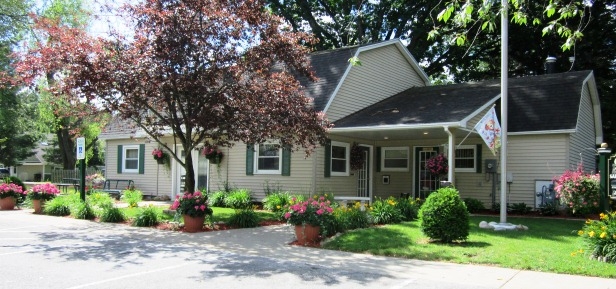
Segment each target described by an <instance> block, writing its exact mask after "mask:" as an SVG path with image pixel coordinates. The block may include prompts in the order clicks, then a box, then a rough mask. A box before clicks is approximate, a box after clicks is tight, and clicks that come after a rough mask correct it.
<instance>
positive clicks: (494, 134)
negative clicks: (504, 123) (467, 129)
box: [475, 107, 501, 155]
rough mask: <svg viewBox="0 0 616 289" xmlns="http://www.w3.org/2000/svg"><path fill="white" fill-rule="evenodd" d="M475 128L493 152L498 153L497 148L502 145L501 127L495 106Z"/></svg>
mask: <svg viewBox="0 0 616 289" xmlns="http://www.w3.org/2000/svg"><path fill="white" fill-rule="evenodd" d="M475 129H476V130H477V132H478V133H479V135H481V138H483V141H485V142H486V145H488V147H489V148H490V151H492V154H494V155H496V150H497V149H498V148H500V146H501V128H500V124H499V123H498V118H496V110H494V107H492V108H491V109H490V110H489V111H488V113H486V115H484V116H483V118H482V119H481V120H480V121H479V122H478V123H477V124H476V125H475Z"/></svg>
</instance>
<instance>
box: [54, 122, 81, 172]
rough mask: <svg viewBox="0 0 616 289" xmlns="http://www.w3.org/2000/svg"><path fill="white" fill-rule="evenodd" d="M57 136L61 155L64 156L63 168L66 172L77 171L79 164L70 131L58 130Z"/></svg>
mask: <svg viewBox="0 0 616 289" xmlns="http://www.w3.org/2000/svg"><path fill="white" fill-rule="evenodd" d="M56 136H57V137H58V146H59V147H60V154H61V155H62V167H63V168H64V169H65V170H72V169H75V164H76V162H77V156H76V154H75V143H74V142H73V140H72V139H71V136H70V134H69V132H68V129H66V128H58V129H57V130H56Z"/></svg>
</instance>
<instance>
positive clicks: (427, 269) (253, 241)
mask: <svg viewBox="0 0 616 289" xmlns="http://www.w3.org/2000/svg"><path fill="white" fill-rule="evenodd" d="M24 221H27V222H32V223H36V224H38V225H37V226H40V227H53V228H63V229H64V230H68V229H70V230H77V231H74V232H80V231H79V230H83V229H79V228H82V227H83V228H87V231H88V232H89V233H88V238H89V239H88V240H90V241H89V242H95V241H96V239H97V238H100V239H101V240H105V239H106V238H110V237H109V236H112V235H121V236H127V238H131V239H139V240H144V241H146V240H147V241H148V242H153V243H155V244H161V246H165V245H163V244H177V245H180V244H181V245H182V246H186V247H193V248H202V249H203V250H206V251H210V252H214V251H216V252H218V251H220V252H228V253H231V254H237V255H241V256H253V257H255V258H260V260H277V261H280V262H283V263H282V264H288V265H289V266H297V265H296V264H305V265H303V266H309V267H315V268H316V267H325V268H326V269H327V270H330V271H331V272H343V273H346V272H351V271H352V274H353V275H354V276H361V275H365V276H390V277H391V276H395V278H396V281H397V283H396V284H397V285H395V286H393V287H389V288H396V289H401V288H409V289H410V288H505V289H517V288H520V289H522V288H523V289H528V288H559V289H569V288H571V289H573V288H575V289H578V288H593V289H603V288H612V289H616V279H605V278H595V277H584V276H575V275H564V274H553V273H540V272H533V271H524V270H515V269H505V268H498V267H490V266H477V265H460V264H452V263H440V262H428V261H419V260H409V259H402V258H392V257H380V256H372V255H366V254H354V253H347V252H340V251H331V250H323V249H315V248H307V247H301V246H291V245H289V243H290V242H292V241H293V240H294V235H293V230H292V228H291V227H290V226H288V225H278V226H267V227H259V228H251V229H235V230H226V231H216V232H202V233H195V234H189V233H181V232H172V231H158V230H153V229H149V228H134V227H130V226H126V225H117V224H105V223H95V222H89V221H83V220H74V219H70V218H58V217H50V216H40V215H34V214H32V213H31V210H21V211H19V212H18V211H13V212H3V211H0V224H4V223H10V224H16V223H15V222H24ZM73 228H75V229H73ZM0 233H1V232H0ZM6 233H8V231H7V232H6ZM67 234H75V233H70V232H67ZM0 236H2V235H0ZM11 236H13V235H6V236H4V237H11ZM11 238H12V237H11ZM11 238H9V239H6V240H5V241H7V242H8V241H10V239H11ZM1 239H2V238H0V241H1ZM160 248H163V247H160ZM0 253H2V250H0ZM0 255H1V254H0ZM5 265H7V264H5ZM0 267H2V265H0ZM281 272H284V271H281ZM281 274H283V273H281ZM371 281H372V280H371ZM418 284H423V285H424V286H421V287H417V286H418ZM425 284H434V286H433V287H425ZM282 285H285V284H273V285H272V286H271V287H269V288H282ZM286 285H288V286H292V284H286ZM155 287H156V286H154V287H152V288H155ZM0 288H3V287H2V286H1V285H0ZM298 288H299V287H298Z"/></svg>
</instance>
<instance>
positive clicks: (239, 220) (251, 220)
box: [227, 208, 259, 228]
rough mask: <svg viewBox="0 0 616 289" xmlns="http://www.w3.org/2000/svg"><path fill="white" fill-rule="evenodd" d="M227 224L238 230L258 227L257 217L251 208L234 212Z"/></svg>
mask: <svg viewBox="0 0 616 289" xmlns="http://www.w3.org/2000/svg"><path fill="white" fill-rule="evenodd" d="M227 224H229V225H230V226H234V227H238V228H254V227H257V226H259V216H258V215H257V213H255V211H254V210H253V209H252V208H248V209H242V210H235V213H233V215H231V217H230V218H229V220H228V221H227Z"/></svg>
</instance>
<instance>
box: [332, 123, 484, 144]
mask: <svg viewBox="0 0 616 289" xmlns="http://www.w3.org/2000/svg"><path fill="white" fill-rule="evenodd" d="M449 130H450V131H451V132H452V133H453V135H454V136H455V137H456V139H461V138H464V137H466V136H467V135H468V133H469V132H468V131H467V130H466V129H464V130H463V129H459V128H453V127H450V128H449ZM330 134H331V135H335V136H344V137H349V138H354V139H364V140H371V141H384V140H418V139H426V140H427V139H447V138H448V137H449V136H448V135H447V132H446V131H445V129H444V127H442V126H440V127H421V128H417V127H415V128H409V127H400V128H380V129H379V128H378V127H374V128H369V129H362V128H358V129H349V128H345V129H336V128H333V129H332V130H331V131H330ZM473 134H476V133H475V132H473Z"/></svg>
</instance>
